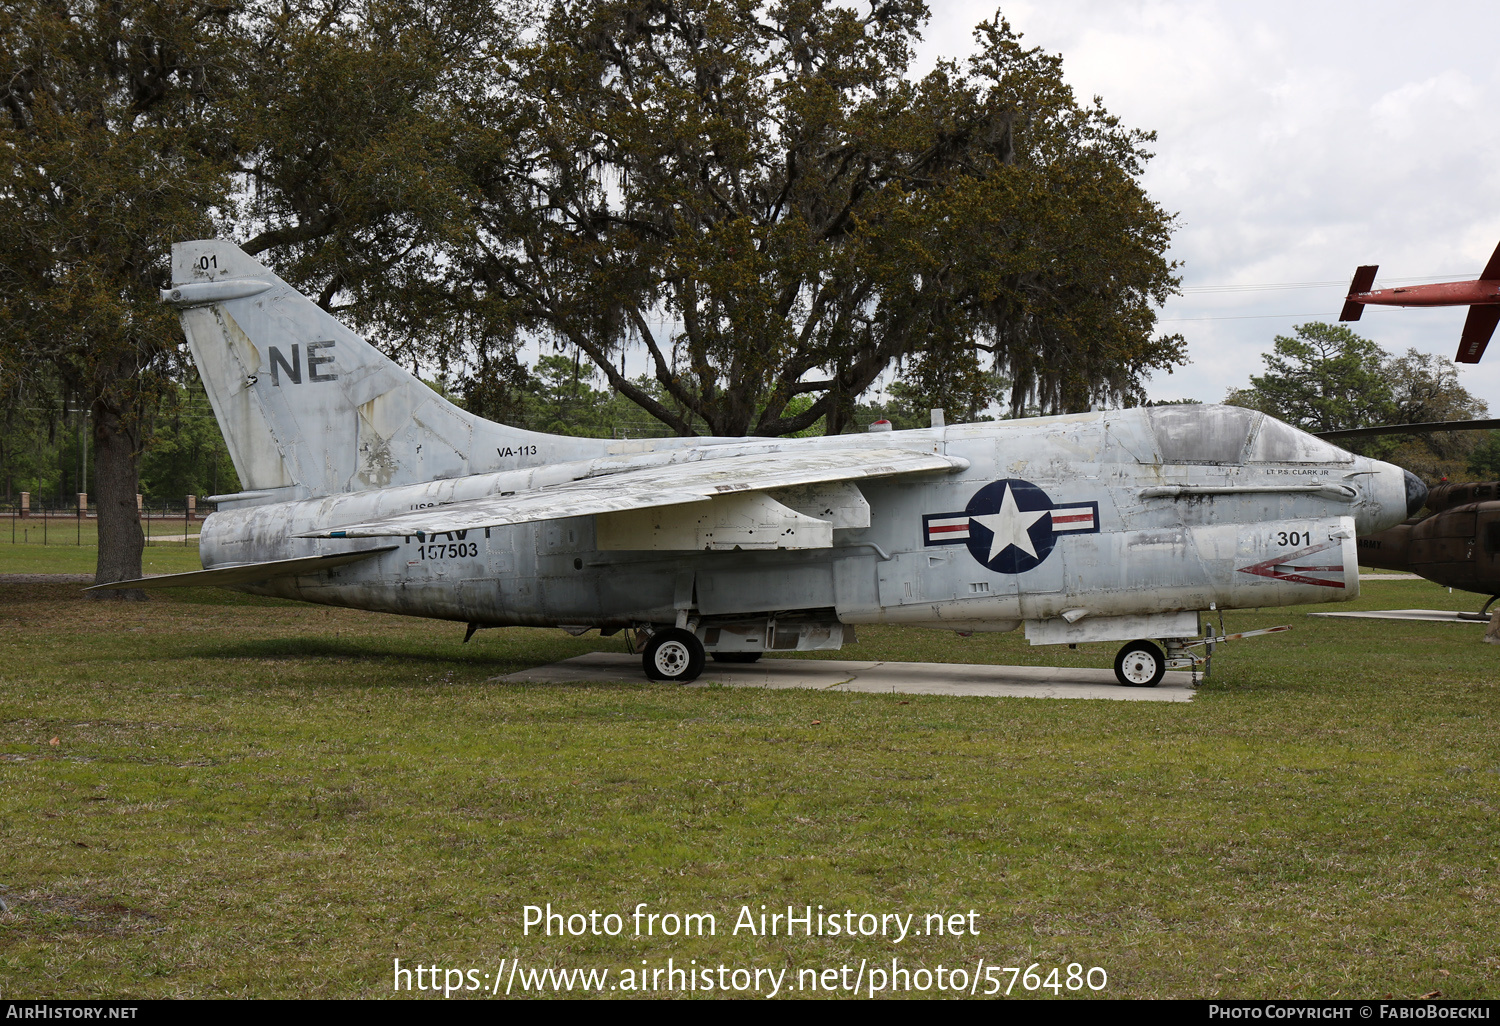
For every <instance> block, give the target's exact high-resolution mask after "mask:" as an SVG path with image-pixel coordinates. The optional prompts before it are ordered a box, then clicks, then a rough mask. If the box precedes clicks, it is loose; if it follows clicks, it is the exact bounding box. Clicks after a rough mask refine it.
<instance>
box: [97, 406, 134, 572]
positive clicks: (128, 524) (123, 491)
mask: <svg viewBox="0 0 1500 1026" xmlns="http://www.w3.org/2000/svg"><path fill="white" fill-rule="evenodd" d="M137 453H138V447H137V445H136V438H135V433H134V432H132V431H130V430H129V429H128V428H127V427H126V425H125V424H124V422H123V421H122V420H121V419H120V415H119V412H118V411H116V410H113V409H111V408H110V407H108V406H107V405H105V404H104V403H103V402H101V401H96V402H95V403H94V484H95V487H96V488H97V489H98V494H99V502H98V509H99V563H98V566H97V567H96V568H95V571H94V583H95V584H110V583H113V582H114V581H133V580H135V579H136V578H138V577H140V576H141V550H142V549H143V548H145V543H146V538H145V535H144V534H142V533H141V514H140V510H138V509H137V508H136V504H135V496H136V490H137V489H138V488H139V487H140V467H139V466H138V465H137V462H136V461H137ZM89 594H90V595H91V596H92V597H94V598H101V599H116V600H123V601H132V602H144V601H145V599H146V593H145V592H144V591H142V590H140V589H139V588H127V589H124V590H121V591H91V592H89Z"/></svg>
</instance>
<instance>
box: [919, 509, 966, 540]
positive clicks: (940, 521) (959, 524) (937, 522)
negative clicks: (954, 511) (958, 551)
mask: <svg viewBox="0 0 1500 1026" xmlns="http://www.w3.org/2000/svg"><path fill="white" fill-rule="evenodd" d="M908 537H910V536H909V535H908ZM968 537H969V515H968V514H967V513H965V514H964V515H963V516H961V517H942V518H938V517H933V518H932V519H931V520H929V521H927V540H928V541H929V542H939V541H966V540H967V539H968Z"/></svg>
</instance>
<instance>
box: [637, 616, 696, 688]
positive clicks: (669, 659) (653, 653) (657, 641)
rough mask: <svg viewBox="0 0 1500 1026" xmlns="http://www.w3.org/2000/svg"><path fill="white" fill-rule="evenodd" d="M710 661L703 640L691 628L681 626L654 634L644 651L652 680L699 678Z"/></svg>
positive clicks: (643, 664)
mask: <svg viewBox="0 0 1500 1026" xmlns="http://www.w3.org/2000/svg"><path fill="white" fill-rule="evenodd" d="M707 661H708V657H707V653H705V652H704V650H703V642H701V641H699V640H698V637H697V635H695V634H693V632H692V631H685V630H682V629H681V628H679V627H669V628H667V629H666V630H664V631H657V632H656V633H655V634H653V635H651V640H650V641H648V642H646V650H645V651H644V652H643V653H641V665H642V666H643V667H644V668H645V670H646V677H647V679H649V680H675V681H677V682H678V683H686V682H687V681H690V680H697V679H698V675H699V674H700V673H702V672H703V664H704V663H705V662H707Z"/></svg>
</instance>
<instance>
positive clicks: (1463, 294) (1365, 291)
mask: <svg viewBox="0 0 1500 1026" xmlns="http://www.w3.org/2000/svg"><path fill="white" fill-rule="evenodd" d="M1378 270H1380V265H1378V264H1371V265H1368V266H1365V267H1358V268H1355V270H1354V279H1353V280H1352V281H1351V282H1350V283H1349V295H1348V296H1347V297H1345V299H1344V308H1343V310H1341V311H1340V312H1339V320H1341V321H1357V320H1359V315H1360V314H1362V313H1364V309H1365V306H1366V305H1373V306H1467V307H1468V308H1469V316H1468V318H1467V319H1466V320H1465V321H1464V331H1463V335H1462V336H1461V337H1460V339H1459V342H1458V355H1457V356H1455V357H1454V359H1455V360H1457V361H1458V362H1459V363H1478V362H1479V358H1480V357H1481V356H1483V355H1484V348H1485V346H1487V345H1489V344H1490V336H1491V335H1493V334H1494V333H1495V325H1496V324H1500V246H1496V247H1495V252H1494V253H1493V254H1491V255H1490V261H1489V263H1487V264H1485V265H1484V270H1483V271H1481V272H1479V277H1478V278H1477V279H1476V280H1474V281H1445V282H1440V283H1438V284H1435V285H1409V286H1407V287H1405V288H1399V289H1377V290H1375V291H1373V292H1372V291H1371V290H1370V286H1371V285H1373V284H1375V272H1376V271H1378Z"/></svg>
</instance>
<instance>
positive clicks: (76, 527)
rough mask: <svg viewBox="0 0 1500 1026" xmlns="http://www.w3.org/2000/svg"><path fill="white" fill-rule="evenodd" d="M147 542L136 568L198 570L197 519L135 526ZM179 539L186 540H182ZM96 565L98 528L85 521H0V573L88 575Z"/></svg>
mask: <svg viewBox="0 0 1500 1026" xmlns="http://www.w3.org/2000/svg"><path fill="white" fill-rule="evenodd" d="M141 526H142V527H143V528H144V529H145V531H146V534H147V537H148V538H149V539H150V544H148V545H147V546H146V548H145V550H144V551H143V553H142V559H141V566H142V569H143V572H145V573H148V574H175V573H182V572H185V571H188V570H202V569H203V565H202V564H201V563H200V562H199V561H198V538H197V534H198V531H199V529H200V528H201V527H202V526H203V522H202V521H193V522H192V523H191V524H189V525H186V526H187V529H186V530H184V523H183V521H181V520H156V519H152V520H146V521H143V522H142V525H141ZM183 535H187V536H188V537H187V538H186V540H185V541H184V539H183ZM98 561H99V526H98V522H97V521H95V520H89V519H82V520H77V519H67V518H61V517H49V518H47V519H46V520H45V521H43V520H39V519H35V518H32V519H28V520H22V519H20V518H18V517H4V518H0V573H7V574H91V573H93V572H94V567H95V566H96V565H97V564H98Z"/></svg>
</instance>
